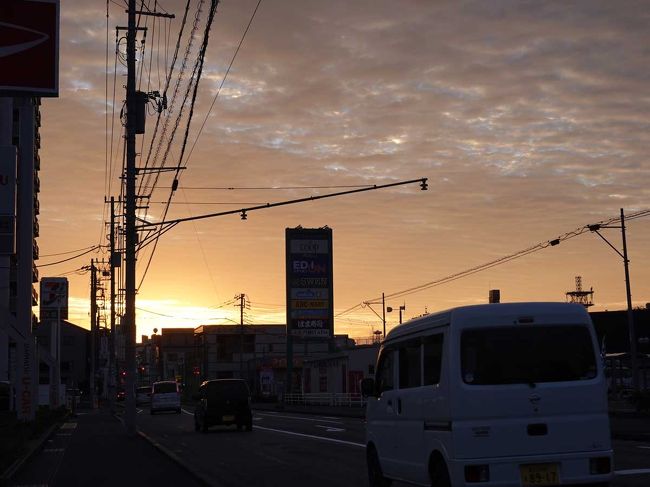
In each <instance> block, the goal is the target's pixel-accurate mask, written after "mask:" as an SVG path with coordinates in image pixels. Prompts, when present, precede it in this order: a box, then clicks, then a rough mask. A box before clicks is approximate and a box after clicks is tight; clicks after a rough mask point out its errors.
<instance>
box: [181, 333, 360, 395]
mask: <svg viewBox="0 0 650 487" xmlns="http://www.w3.org/2000/svg"><path fill="white" fill-rule="evenodd" d="M286 333H287V327H286V325H284V324H277V325H245V326H241V325H205V326H200V327H198V328H196V329H195V330H194V337H195V346H196V348H195V355H194V357H193V358H192V370H193V376H194V377H193V380H194V382H195V383H196V384H197V385H198V383H199V382H200V381H201V380H206V379H226V378H242V379H246V380H247V381H248V384H249V386H250V388H251V391H252V393H253V395H254V396H256V397H275V396H277V395H278V394H280V393H282V392H283V391H284V390H285V383H286V376H287V334H286ZM353 344H354V342H353V341H352V340H350V339H349V338H348V336H347V335H339V336H335V337H334V339H333V340H324V339H301V338H294V340H293V364H292V367H293V389H294V390H299V389H300V384H301V382H302V366H303V362H304V361H305V360H306V359H307V358H312V357H318V356H324V355H327V354H328V353H330V351H332V350H336V349H337V348H339V347H341V348H344V347H346V346H351V345H353Z"/></svg>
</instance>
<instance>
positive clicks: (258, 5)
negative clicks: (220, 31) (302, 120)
mask: <svg viewBox="0 0 650 487" xmlns="http://www.w3.org/2000/svg"><path fill="white" fill-rule="evenodd" d="M261 3H262V0H258V1H257V5H256V6H255V10H253V14H252V15H251V18H250V20H249V21H248V25H247V26H246V29H245V30H244V33H243V34H242V36H241V39H240V40H239V45H238V46H237V49H235V53H234V54H233V56H232V59H231V60H230V64H229V65H228V69H226V74H224V76H223V79H222V80H221V84H220V85H219V88H218V89H217V93H216V94H215V95H214V98H213V100H212V104H211V105H210V108H209V109H208V113H206V115H205V118H204V119H203V123H202V124H201V127H200V128H199V131H198V133H197V134H196V138H195V139H194V143H193V144H192V147H191V148H190V152H189V153H188V154H187V159H185V165H187V163H188V161H189V160H190V157H192V153H193V152H194V147H195V146H196V143H197V142H198V141H199V137H201V133H202V132H203V128H204V127H205V124H206V122H207V121H208V117H209V116H210V113H211V112H212V108H213V107H214V104H215V103H216V101H217V98H218V97H219V93H221V88H223V85H224V83H225V82H226V79H227V78H228V74H229V73H230V69H231V68H232V65H233V64H234V62H235V59H236V58H237V54H238V53H239V50H240V49H241V46H242V44H243V43H244V39H245V38H246V34H248V30H249V29H250V27H251V24H252V23H253V19H254V18H255V14H256V13H257V9H258V8H259V7H260V4H261Z"/></svg>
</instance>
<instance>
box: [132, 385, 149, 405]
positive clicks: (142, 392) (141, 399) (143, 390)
mask: <svg viewBox="0 0 650 487" xmlns="http://www.w3.org/2000/svg"><path fill="white" fill-rule="evenodd" d="M150 402H151V386H140V387H138V388H137V389H136V390H135V404H136V406H141V405H142V404H149V403H150Z"/></svg>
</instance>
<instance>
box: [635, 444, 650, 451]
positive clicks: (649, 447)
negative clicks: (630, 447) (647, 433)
mask: <svg viewBox="0 0 650 487" xmlns="http://www.w3.org/2000/svg"><path fill="white" fill-rule="evenodd" d="M637 448H643V449H644V450H650V446H642V445H637Z"/></svg>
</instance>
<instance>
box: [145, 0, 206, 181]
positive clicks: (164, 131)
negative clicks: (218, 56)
mask: <svg viewBox="0 0 650 487" xmlns="http://www.w3.org/2000/svg"><path fill="white" fill-rule="evenodd" d="M202 6H203V0H201V1H200V2H199V4H198V6H197V11H196V14H195V16H194V24H193V25H192V30H191V32H190V35H189V38H188V42H187V46H186V48H185V54H184V56H183V60H182V62H181V67H180V69H179V71H178V77H177V79H176V82H175V84H174V91H173V94H172V96H171V98H169V99H168V109H167V116H166V117H165V119H164V121H163V125H162V129H161V132H160V136H159V137H158V141H157V144H156V149H155V153H154V149H153V147H154V143H155V142H156V136H157V134H158V128H159V124H160V118H161V114H159V115H158V118H157V119H156V126H155V128H154V131H153V134H152V137H151V144H150V146H149V151H148V152H147V159H146V162H145V165H144V167H145V168H148V167H149V162H150V160H151V156H152V154H153V155H154V157H153V161H152V166H153V167H156V164H157V161H158V157H159V154H160V150H161V148H162V146H163V144H164V142H165V137H166V134H167V127H168V125H169V119H170V116H171V113H173V111H174V108H175V104H176V97H177V95H178V92H179V90H180V84H181V82H182V80H183V76H184V75H185V70H186V68H187V62H188V59H189V56H190V53H191V51H192V46H193V43H194V35H195V33H196V30H197V29H198V22H199V19H200V14H201V8H202ZM189 8H190V0H187V5H186V7H185V13H184V15H183V21H182V23H181V29H180V31H179V33H178V40H177V41H176V49H175V52H174V57H173V59H172V64H171V66H170V68H169V72H168V75H167V81H166V83H165V89H164V90H163V93H165V94H166V93H167V90H168V89H169V85H170V83H171V77H172V74H173V71H174V66H175V65H176V59H177V57H178V51H179V49H180V43H181V40H182V36H183V31H184V28H185V24H186V22H187V14H188V12H189ZM171 139H172V140H173V137H172V138H171ZM170 143H171V140H170ZM161 165H164V162H163V163H162V164H161ZM150 178H151V174H148V175H147V177H145V178H143V179H142V180H141V182H140V184H139V186H138V193H141V192H142V190H143V188H146V187H147V186H149V181H150Z"/></svg>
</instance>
